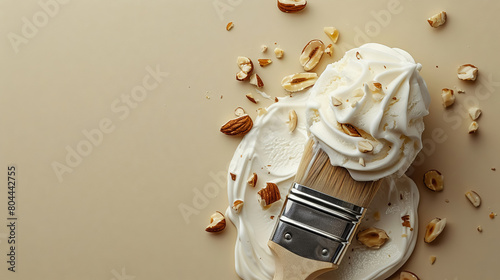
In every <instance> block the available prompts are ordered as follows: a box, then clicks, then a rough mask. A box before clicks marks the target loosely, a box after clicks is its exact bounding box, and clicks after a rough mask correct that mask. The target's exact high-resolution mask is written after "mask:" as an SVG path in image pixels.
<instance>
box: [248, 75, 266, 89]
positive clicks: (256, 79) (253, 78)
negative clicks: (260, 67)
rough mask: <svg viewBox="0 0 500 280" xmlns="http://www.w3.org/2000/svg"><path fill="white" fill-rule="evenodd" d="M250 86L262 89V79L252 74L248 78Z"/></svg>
mask: <svg viewBox="0 0 500 280" xmlns="http://www.w3.org/2000/svg"><path fill="white" fill-rule="evenodd" d="M250 84H252V85H254V86H256V87H258V88H262V87H263V86H264V82H262V79H261V78H260V77H259V75H257V74H253V75H252V76H251V77H250Z"/></svg>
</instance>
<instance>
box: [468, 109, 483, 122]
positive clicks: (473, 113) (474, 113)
mask: <svg viewBox="0 0 500 280" xmlns="http://www.w3.org/2000/svg"><path fill="white" fill-rule="evenodd" d="M481 113H482V111H481V109H479V108H477V107H472V108H469V116H470V118H471V119H472V120H473V121H475V120H477V119H478V118H479V117H480V116H481Z"/></svg>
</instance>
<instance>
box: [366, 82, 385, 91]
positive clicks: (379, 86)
mask: <svg viewBox="0 0 500 280" xmlns="http://www.w3.org/2000/svg"><path fill="white" fill-rule="evenodd" d="M368 88H369V89H370V90H371V91H373V92H379V91H381V90H382V84H381V83H379V82H375V81H372V82H369V83H368Z"/></svg>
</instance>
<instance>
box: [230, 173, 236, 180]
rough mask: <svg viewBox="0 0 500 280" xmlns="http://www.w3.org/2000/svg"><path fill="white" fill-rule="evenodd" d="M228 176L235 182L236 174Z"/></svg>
mask: <svg viewBox="0 0 500 280" xmlns="http://www.w3.org/2000/svg"><path fill="white" fill-rule="evenodd" d="M229 175H231V180H233V181H236V174H234V173H229Z"/></svg>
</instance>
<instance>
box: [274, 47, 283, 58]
mask: <svg viewBox="0 0 500 280" xmlns="http://www.w3.org/2000/svg"><path fill="white" fill-rule="evenodd" d="M274 54H275V55H276V58H278V59H279V58H282V57H283V55H284V54H285V51H284V50H282V49H280V48H275V49H274Z"/></svg>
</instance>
